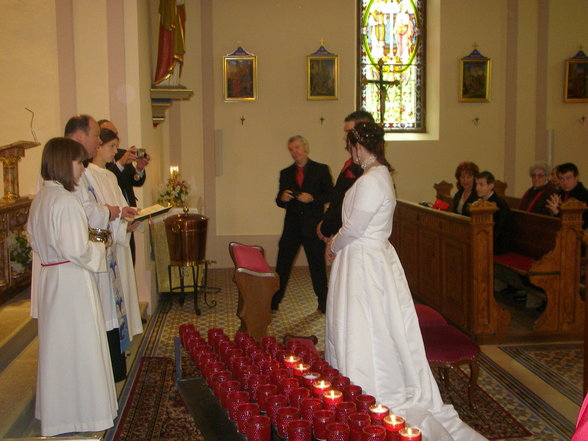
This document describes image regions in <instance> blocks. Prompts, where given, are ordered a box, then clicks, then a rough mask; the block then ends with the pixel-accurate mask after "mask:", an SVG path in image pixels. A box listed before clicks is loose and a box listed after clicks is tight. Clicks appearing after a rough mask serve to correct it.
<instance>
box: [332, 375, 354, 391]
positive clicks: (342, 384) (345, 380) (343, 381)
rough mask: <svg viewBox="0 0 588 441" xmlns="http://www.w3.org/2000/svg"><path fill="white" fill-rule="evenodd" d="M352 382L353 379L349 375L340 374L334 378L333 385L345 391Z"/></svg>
mask: <svg viewBox="0 0 588 441" xmlns="http://www.w3.org/2000/svg"><path fill="white" fill-rule="evenodd" d="M350 384H351V380H350V379H349V377H344V376H342V375H340V376H338V377H337V378H335V379H334V380H333V387H334V388H335V389H338V390H340V391H343V389H345V388H346V387H347V386H349V385H350Z"/></svg>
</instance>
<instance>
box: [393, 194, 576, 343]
mask: <svg viewBox="0 0 588 441" xmlns="http://www.w3.org/2000/svg"><path fill="white" fill-rule="evenodd" d="M584 209H585V205H583V204H579V203H577V201H576V202H575V203H574V202H572V203H570V201H568V202H566V204H564V205H562V216H561V218H550V217H546V216H541V215H534V214H533V215H531V216H533V219H534V220H537V219H536V218H535V216H538V217H539V218H546V219H547V222H549V224H548V225H549V226H550V227H549V228H544V227H542V226H541V225H540V223H537V222H536V223H533V222H531V223H530V224H529V226H527V227H525V226H524V222H519V225H521V227H520V228H519V233H520V234H516V235H515V236H516V237H515V238H514V239H513V240H514V242H515V243H517V245H516V246H517V247H519V248H518V249H520V250H521V251H523V250H524V252H525V253H527V255H528V256H529V257H532V262H531V263H530V267H529V269H530V270H531V271H530V272H529V275H530V277H531V282H532V283H534V284H536V285H537V286H540V287H541V288H543V289H544V290H545V291H546V293H547V297H548V305H547V308H546V309H545V311H544V312H543V314H542V315H541V316H540V317H539V319H538V320H537V322H536V324H535V328H534V330H533V332H532V333H531V334H529V335H526V336H523V337H525V338H527V339H536V338H541V339H544V338H551V339H562V338H576V337H578V336H579V335H580V333H581V332H580V331H581V329H582V326H583V323H584V319H583V316H584V304H583V301H581V300H580V299H579V296H578V279H579V273H578V271H579V267H580V264H579V262H580V255H579V250H580V243H579V231H581V230H580V227H581V222H582V219H581V214H582V212H583V211H584ZM495 210H496V207H495V205H494V204H493V203H489V202H486V201H478V202H476V203H474V204H472V207H471V212H472V217H471V218H468V217H465V216H459V215H455V214H452V213H447V212H440V211H436V210H431V209H429V208H426V207H422V206H419V205H418V204H414V203H411V202H406V201H401V200H399V201H398V205H397V208H396V212H395V219H394V229H393V233H392V238H391V241H392V244H393V245H394V246H395V248H396V250H397V252H398V254H399V256H400V260H401V262H402V264H403V266H404V270H405V273H406V276H407V279H408V282H409V285H410V287H411V290H412V292H413V294H414V295H415V296H416V297H418V298H419V299H420V300H422V301H423V302H424V303H427V304H429V305H431V306H433V307H434V308H435V309H437V310H438V311H440V312H441V313H442V314H443V315H444V316H445V317H446V318H447V319H448V320H449V321H451V322H452V323H454V324H455V325H457V326H458V327H460V328H461V329H462V330H463V331H465V332H466V333H468V334H469V335H471V336H473V337H474V338H476V339H477V340H478V341H482V342H497V341H505V340H514V339H515V336H514V335H513V334H511V331H510V330H509V323H510V313H509V312H508V311H507V310H506V309H504V308H503V307H502V306H500V305H499V304H498V303H497V302H496V301H495V300H494V265H493V260H494V256H493V244H492V239H493V235H492V224H493V222H492V214H493V213H494V211H495ZM520 213H521V216H528V215H529V213H524V212H520ZM517 216H518V214H517ZM521 219H524V218H521ZM542 220H545V219H542ZM534 231H535V233H534ZM539 234H542V235H543V237H544V240H542V241H538V240H537V237H538V235H539ZM533 238H534V239H533ZM535 242H541V243H539V244H538V243H535ZM523 243H524V244H525V245H523ZM525 247H526V248H525ZM519 337H521V336H517V338H519Z"/></svg>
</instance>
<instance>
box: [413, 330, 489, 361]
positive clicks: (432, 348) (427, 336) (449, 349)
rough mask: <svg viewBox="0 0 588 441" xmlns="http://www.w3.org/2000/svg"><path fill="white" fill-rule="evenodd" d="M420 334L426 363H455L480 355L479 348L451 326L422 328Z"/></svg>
mask: <svg viewBox="0 0 588 441" xmlns="http://www.w3.org/2000/svg"><path fill="white" fill-rule="evenodd" d="M421 333H422V335H423V342H424V344H425V352H426V353H427V360H428V361H438V362H442V363H456V362H459V361H465V360H471V359H473V358H474V357H476V355H478V354H479V353H480V346H478V344H477V343H476V342H475V341H473V340H472V339H471V338H469V337H468V336H467V335H465V334H464V333H463V332H461V331H458V330H457V329H456V328H454V327H453V326H450V325H445V326H423V327H422V328H421Z"/></svg>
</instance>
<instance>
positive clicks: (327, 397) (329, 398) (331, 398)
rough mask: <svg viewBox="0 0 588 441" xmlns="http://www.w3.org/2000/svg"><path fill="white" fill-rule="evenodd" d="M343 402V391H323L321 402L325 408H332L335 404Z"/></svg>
mask: <svg viewBox="0 0 588 441" xmlns="http://www.w3.org/2000/svg"><path fill="white" fill-rule="evenodd" d="M342 402H343V392H341V391H340V390H336V389H331V390H328V391H326V392H324V393H323V403H325V407H326V408H327V409H330V408H334V407H335V406H336V405H337V404H339V403H342Z"/></svg>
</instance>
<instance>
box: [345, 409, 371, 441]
mask: <svg viewBox="0 0 588 441" xmlns="http://www.w3.org/2000/svg"><path fill="white" fill-rule="evenodd" d="M347 421H348V422H349V435H350V436H349V438H350V441H362V439H361V438H362V435H363V431H362V430H363V428H364V427H366V426H369V425H370V424H371V418H370V416H369V415H368V414H367V413H363V412H356V413H352V414H350V415H349V416H348V417H347Z"/></svg>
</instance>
